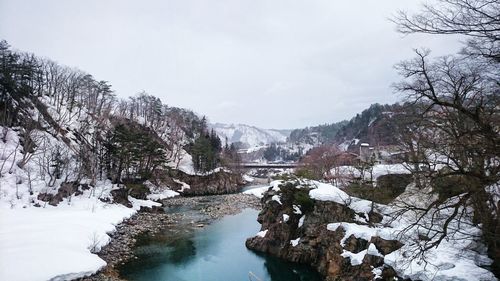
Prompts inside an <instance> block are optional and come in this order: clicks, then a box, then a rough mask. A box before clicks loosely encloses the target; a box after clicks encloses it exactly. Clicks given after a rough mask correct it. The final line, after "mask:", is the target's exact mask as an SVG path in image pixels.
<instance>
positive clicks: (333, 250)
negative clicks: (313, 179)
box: [246, 183, 402, 281]
mask: <svg viewBox="0 0 500 281" xmlns="http://www.w3.org/2000/svg"><path fill="white" fill-rule="evenodd" d="M297 185H298V184H297V183H295V184H293V183H286V184H283V185H281V186H279V188H270V190H269V191H268V192H266V193H265V194H264V196H263V198H262V201H261V203H262V205H263V209H262V211H261V212H260V214H259V217H258V221H259V222H260V223H261V224H262V228H261V232H259V233H258V234H257V235H256V236H255V237H252V238H249V239H248V240H247V241H246V246H247V247H248V248H249V249H252V250H255V251H258V252H264V253H267V254H271V255H273V256H276V257H280V258H283V259H286V260H288V261H292V262H297V263H302V264H308V265H311V266H312V267H314V268H316V270H317V271H318V272H319V273H321V274H322V275H324V276H325V279H326V280H328V281H330V280H373V279H375V278H376V279H377V280H395V279H394V278H396V279H397V278H398V277H397V276H396V273H395V271H394V270H393V269H392V268H391V267H390V266H387V265H384V255H385V254H388V253H390V252H392V251H395V250H396V249H398V248H400V247H401V246H402V244H401V243H400V242H399V241H395V240H384V239H382V238H381V237H371V239H370V240H366V239H363V238H358V237H356V235H350V236H348V237H345V236H346V231H347V230H346V229H345V228H344V227H342V226H340V227H337V228H336V229H335V230H332V229H330V230H329V228H328V227H327V226H328V224H331V223H338V222H342V223H347V224H349V223H350V224H356V225H357V224H359V225H361V226H364V227H369V226H370V225H372V224H376V223H378V221H379V217H380V216H381V215H380V214H378V216H376V215H371V216H368V214H361V213H356V212H355V211H354V210H353V209H351V208H349V207H348V206H346V205H345V204H341V203H337V202H333V201H319V200H314V199H312V198H310V197H309V188H307V187H304V186H302V187H300V188H299V187H298V186H297ZM360 216H361V217H364V218H367V221H366V223H364V222H363V223H361V222H359V219H358V218H359V217H360ZM372 217H373V218H376V221H370V218H372ZM359 237H361V236H359ZM363 251H365V252H364V253H365V254H364V256H361V258H360V259H361V260H352V259H351V256H350V255H352V254H354V255H355V254H358V253H361V252H363ZM346 253H348V254H347V255H346ZM361 254H363V253H361ZM374 269H375V270H374Z"/></svg>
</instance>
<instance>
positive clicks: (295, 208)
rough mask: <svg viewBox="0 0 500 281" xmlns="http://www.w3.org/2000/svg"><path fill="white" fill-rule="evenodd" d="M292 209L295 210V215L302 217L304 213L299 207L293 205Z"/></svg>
mask: <svg viewBox="0 0 500 281" xmlns="http://www.w3.org/2000/svg"><path fill="white" fill-rule="evenodd" d="M292 208H293V213H294V214H296V215H302V211H301V210H300V207H299V206H297V205H293V206H292Z"/></svg>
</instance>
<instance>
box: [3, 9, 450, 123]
mask: <svg viewBox="0 0 500 281" xmlns="http://www.w3.org/2000/svg"><path fill="white" fill-rule="evenodd" d="M418 4H419V1H413V0H412V1H410V0H378V1H374V0H354V1H353V0H350V1H334V0H325V1H310V0H307V1H306V0H303V1H291V0H283V1H271V0H241V1H237V0H211V1H208V0H205V1H202V0H200V1H191V0H178V1H169V0H154V1H153V0H151V1H145V0H141V1H139V0H137V1H125V0H115V1H109V0H85V1H83V0H82V1H68V0H44V1H37V0H32V1H26V0H0V38H2V39H6V40H7V41H8V42H9V43H10V44H11V45H12V46H13V47H14V48H15V49H19V50H22V51H29V52H34V53H36V54H37V55H40V56H44V57H48V58H51V59H53V60H55V61H58V62H59V63H62V64H65V65H68V66H74V67H77V68H79V69H81V70H84V71H86V72H88V73H90V74H92V75H93V76H94V77H95V78H96V79H99V80H107V81H110V83H111V84H112V85H113V88H114V90H115V91H116V94H117V95H118V96H119V97H128V96H131V95H135V94H136V93H138V92H140V91H142V90H144V91H146V92H148V93H150V94H153V95H155V96H158V97H160V98H161V99H162V101H163V102H164V103H167V104H169V105H171V106H179V107H185V108H189V109H192V110H194V111H196V112H197V113H199V114H204V115H207V117H208V118H209V120H210V121H211V122H223V123H244V124H250V125H255V126H259V127H263V128H280V129H281V128H297V127H304V126H310V125H317V124H323V123H331V122H336V121H340V120H342V119H348V118H351V117H352V116H354V115H355V114H356V113H358V112H360V111H361V110H363V109H365V108H366V107H368V106H369V105H370V104H372V103H375V102H378V103H391V102H395V101H397V100H399V99H400V96H398V95H396V94H394V93H393V91H392V89H391V87H390V85H391V83H393V82H396V81H398V79H399V77H398V76H397V73H396V72H395V70H394V69H393V65H394V64H395V63H397V62H399V61H401V60H403V59H407V58H411V57H412V48H416V47H429V48H431V49H432V50H433V54H434V55H439V54H447V53H453V52H456V51H457V50H458V49H459V47H458V46H459V45H458V42H457V40H456V38H451V37H436V36H428V35H426V36H424V35H411V36H406V37H405V36H402V35H401V34H398V33H396V31H395V25H394V24H393V23H391V22H390V21H389V20H388V18H390V17H391V15H393V14H394V13H395V12H396V11H397V10H401V9H403V10H410V11H415V10H417V7H418Z"/></svg>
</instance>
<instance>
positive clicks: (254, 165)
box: [236, 163, 302, 169]
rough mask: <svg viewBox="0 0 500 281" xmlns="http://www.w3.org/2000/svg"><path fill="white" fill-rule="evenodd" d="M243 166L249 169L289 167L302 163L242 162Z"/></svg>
mask: <svg viewBox="0 0 500 281" xmlns="http://www.w3.org/2000/svg"><path fill="white" fill-rule="evenodd" d="M236 166H239V167H241V168H247V169H288V168H297V167H301V166H302V164H299V163H241V164H239V165H236Z"/></svg>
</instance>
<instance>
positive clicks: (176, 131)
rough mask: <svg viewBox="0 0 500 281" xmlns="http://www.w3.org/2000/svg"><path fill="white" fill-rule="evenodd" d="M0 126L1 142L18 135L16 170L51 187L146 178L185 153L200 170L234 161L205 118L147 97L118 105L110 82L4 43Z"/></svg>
mask: <svg viewBox="0 0 500 281" xmlns="http://www.w3.org/2000/svg"><path fill="white" fill-rule="evenodd" d="M0 125H1V126H2V131H1V132H0V140H1V141H3V142H4V143H5V142H6V141H7V133H8V131H9V129H14V130H15V131H16V132H17V134H18V135H19V137H20V138H19V142H18V144H17V146H18V147H19V148H21V151H22V157H21V160H19V161H17V162H16V165H18V166H19V167H20V168H23V169H25V170H26V169H29V170H30V171H29V172H30V174H35V172H36V174H38V175H39V176H40V177H42V178H43V179H45V180H46V182H47V185H48V186H55V184H56V182H57V181H58V180H61V181H68V180H72V181H80V180H82V179H89V180H90V184H91V185H95V183H96V181H97V180H102V179H106V178H109V179H111V180H113V182H123V181H128V180H136V179H144V178H148V177H152V176H154V175H155V173H157V172H158V171H161V170H163V169H168V168H178V167H179V165H180V161H181V159H182V158H183V157H185V156H186V153H190V154H192V156H193V160H194V168H195V169H196V170H198V171H201V172H206V171H209V170H212V169H214V168H216V167H218V166H220V165H221V164H222V163H223V162H224V161H223V159H224V158H227V157H228V155H231V157H235V155H233V154H231V153H229V152H230V151H229V150H226V149H224V148H223V147H222V145H221V140H220V139H219V138H218V137H217V135H216V134H215V133H214V132H213V131H211V132H210V131H209V129H208V126H207V121H206V118H205V117H200V116H198V115H197V114H195V113H193V112H192V111H189V110H185V109H181V108H176V107H170V106H168V105H167V104H164V103H162V101H161V100H160V99H159V98H158V97H155V96H153V95H150V94H148V93H146V92H141V93H139V94H137V95H136V96H133V97H130V98H128V99H119V98H117V97H116V95H115V93H114V91H113V89H112V86H111V85H110V83H109V82H107V81H103V80H97V79H95V78H94V77H93V76H92V75H90V74H88V73H85V72H83V71H81V70H78V69H75V68H70V67H66V66H63V65H60V64H58V63H56V62H54V61H51V60H49V59H44V58H40V57H37V56H35V55H33V54H29V53H23V52H18V51H14V50H12V49H11V47H10V46H9V45H8V43H7V42H6V41H0ZM16 151H17V147H16ZM13 157H16V156H13ZM16 159H17V158H16ZM29 163H31V164H33V165H28V164H29ZM33 167H37V168H35V169H34V168H33ZM2 168H3V167H2ZM8 170H12V167H10V168H9V169H8ZM2 172H4V171H3V170H2Z"/></svg>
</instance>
